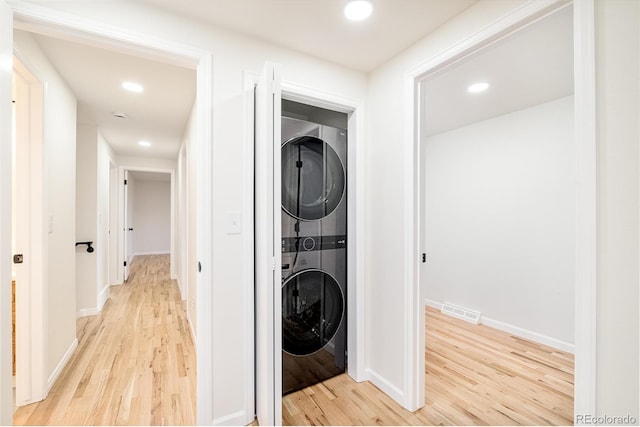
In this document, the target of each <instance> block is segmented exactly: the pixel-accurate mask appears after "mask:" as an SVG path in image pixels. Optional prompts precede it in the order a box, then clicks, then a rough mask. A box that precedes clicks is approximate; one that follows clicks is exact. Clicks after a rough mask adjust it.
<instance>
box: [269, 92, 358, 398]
mask: <svg viewBox="0 0 640 427" xmlns="http://www.w3.org/2000/svg"><path fill="white" fill-rule="evenodd" d="M281 120H282V121H281V139H282V146H281V186H282V193H281V202H282V223H281V226H282V228H281V230H282V254H281V261H282V393H283V395H285V394H288V393H291V392H294V391H296V390H300V389H302V388H304V387H308V386H310V385H313V384H316V383H318V382H321V381H324V380H326V379H328V378H331V377H333V376H335V375H339V374H341V373H344V372H345V371H346V364H347V351H346V350H347V239H348V237H347V236H348V230H347V197H348V195H347V124H348V123H347V115H346V114H344V113H338V112H334V111H330V110H326V109H323V108H318V107H313V106H308V105H304V104H300V103H297V102H293V101H288V100H283V101H282V119H281Z"/></svg>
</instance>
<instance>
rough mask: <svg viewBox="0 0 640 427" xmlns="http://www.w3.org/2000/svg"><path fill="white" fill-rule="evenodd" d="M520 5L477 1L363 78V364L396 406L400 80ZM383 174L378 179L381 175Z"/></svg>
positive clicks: (399, 374) (400, 380) (400, 292)
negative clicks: (365, 87) (365, 84)
mask: <svg viewBox="0 0 640 427" xmlns="http://www.w3.org/2000/svg"><path fill="white" fill-rule="evenodd" d="M523 3H524V2H523V1H494V0H484V1H482V2H478V3H477V4H475V5H474V6H472V7H471V8H469V9H467V10H466V11H464V12H463V13H461V14H460V15H458V16H457V17H455V18H454V19H453V20H451V21H449V22H448V23H446V24H445V25H443V26H441V27H440V28H438V29H437V30H436V31H434V32H433V33H431V34H430V35H429V36H427V37H426V38H424V39H423V40H422V41H420V42H418V43H417V44H415V45H414V46H413V47H411V48H410V49H408V50H407V51H405V52H403V53H402V54H400V55H398V56H397V57H396V58H394V59H393V60H391V61H389V62H388V63H386V64H385V65H383V66H381V67H380V68H378V69H377V70H375V71H374V72H372V73H371V74H370V76H369V93H368V103H367V115H368V117H367V134H368V145H367V151H366V159H365V161H366V188H367V192H366V194H365V197H366V205H367V207H366V209H365V211H366V212H367V215H366V217H365V226H366V236H367V249H366V273H365V274H366V277H367V295H366V302H367V313H366V327H367V343H368V346H367V352H366V354H367V361H366V365H367V367H368V369H369V371H370V372H371V374H372V377H373V378H374V382H375V383H376V384H377V385H379V386H381V387H384V389H385V390H390V389H391V390H392V391H395V392H396V398H397V399H398V400H403V399H404V396H403V394H402V391H403V389H404V385H405V384H404V381H405V377H404V374H405V369H406V366H405V355H404V353H403V349H404V347H405V340H406V339H409V337H405V334H404V333H403V331H404V330H405V324H404V312H405V307H404V301H405V298H406V295H405V292H404V287H403V286H402V284H403V283H404V274H405V272H404V271H403V268H402V267H401V266H403V265H404V260H405V257H406V256H408V254H406V253H405V247H406V245H405V241H404V236H403V227H404V219H405V210H404V208H405V199H404V191H403V190H404V187H405V183H404V166H405V163H404V160H405V152H404V145H403V138H404V137H405V136H404V120H405V115H406V114H408V113H409V112H408V111H405V109H404V107H405V103H404V102H403V101H404V96H403V94H404V90H405V86H404V85H405V76H406V73H407V72H408V71H409V70H411V69H413V68H414V67H416V66H417V65H419V64H421V63H423V62H424V61H426V60H427V59H429V58H432V57H434V56H435V55H437V54H439V53H440V52H442V51H443V50H445V49H448V48H450V47H451V46H452V45H454V44H456V43H458V42H460V41H462V40H464V39H465V38H467V37H469V36H470V35H472V34H474V33H475V32H478V31H480V30H481V29H483V28H484V27H486V26H487V25H490V24H491V23H493V22H495V21H496V20H497V19H499V18H500V17H502V16H504V15H505V14H507V13H508V12H509V11H511V10H512V9H513V8H515V7H517V6H518V5H521V4H523ZM382 171H384V173H382Z"/></svg>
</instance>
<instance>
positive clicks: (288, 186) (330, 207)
mask: <svg viewBox="0 0 640 427" xmlns="http://www.w3.org/2000/svg"><path fill="white" fill-rule="evenodd" d="M281 151H282V182H281V185H282V208H283V209H284V210H285V211H286V212H287V213H288V214H289V215H291V216H293V217H295V218H297V219H301V220H309V221H312V220H318V219H321V218H324V217H325V216H327V215H329V214H330V213H331V212H333V211H334V209H335V208H336V207H337V206H338V204H340V201H341V200H342V197H343V195H344V192H345V185H346V180H345V173H344V167H343V166H342V162H341V161H340V158H339V157H338V154H336V152H335V151H334V150H333V148H331V146H329V144H327V143H326V142H324V141H323V140H321V139H320V138H316V137H315V136H309V135H305V136H299V137H296V138H292V139H290V140H288V141H286V142H285V143H284V144H283V145H282V150H281Z"/></svg>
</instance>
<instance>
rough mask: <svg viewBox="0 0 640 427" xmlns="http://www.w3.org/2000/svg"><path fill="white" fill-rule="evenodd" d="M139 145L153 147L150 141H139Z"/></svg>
mask: <svg viewBox="0 0 640 427" xmlns="http://www.w3.org/2000/svg"><path fill="white" fill-rule="evenodd" d="M138 145H139V146H141V147H151V143H150V142H149V141H138Z"/></svg>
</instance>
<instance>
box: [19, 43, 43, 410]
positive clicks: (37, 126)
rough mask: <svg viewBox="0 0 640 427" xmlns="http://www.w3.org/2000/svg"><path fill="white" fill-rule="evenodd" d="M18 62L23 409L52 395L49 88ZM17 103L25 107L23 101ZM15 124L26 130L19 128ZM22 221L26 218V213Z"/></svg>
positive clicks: (30, 68)
mask: <svg viewBox="0 0 640 427" xmlns="http://www.w3.org/2000/svg"><path fill="white" fill-rule="evenodd" d="M14 56H15V58H14V64H13V69H14V72H15V73H16V75H17V76H19V77H20V78H21V79H22V80H23V82H24V85H26V88H25V89H26V90H25V91H24V93H22V94H18V98H21V97H24V98H26V99H24V101H26V104H24V106H23V108H22V109H21V110H19V109H18V108H17V109H16V113H17V120H18V121H22V122H23V125H24V126H26V128H25V129H22V130H18V129H16V131H17V132H20V133H22V134H23V135H24V136H25V139H24V140H23V143H24V144H26V145H27V147H26V148H25V149H24V150H22V151H23V152H24V153H25V156H24V157H23V158H22V159H16V160H17V164H16V167H17V168H18V169H19V170H20V169H24V170H26V171H27V173H28V174H29V176H23V177H22V178H20V172H18V175H16V178H19V181H20V182H21V183H22V184H23V185H22V186H21V187H20V188H21V191H20V192H21V193H24V194H25V195H26V197H27V198H28V200H27V203H28V213H29V215H27V216H26V218H28V219H27V221H28V224H27V227H28V230H27V231H26V232H27V233H28V234H29V238H28V239H29V242H28V246H27V248H25V253H24V255H25V264H26V265H25V268H26V275H27V276H28V279H27V280H26V281H20V280H17V281H16V405H17V406H24V405H28V404H30V403H34V402H39V401H41V400H42V399H44V398H45V397H46V396H47V394H48V381H47V374H46V372H45V357H44V356H45V354H46V349H47V346H46V334H45V319H46V316H47V313H46V309H47V306H46V304H45V303H44V302H45V301H46V298H47V283H46V280H47V279H46V274H45V272H46V265H47V264H46V260H47V250H46V248H47V234H46V231H45V230H46V226H45V224H46V218H47V209H46V197H45V196H46V194H47V193H46V180H45V178H44V176H45V173H44V172H45V171H44V167H45V166H44V165H45V161H44V157H45V150H44V141H43V120H44V86H43V83H42V80H41V79H39V78H38V76H37V70H35V69H34V68H33V66H32V65H31V64H28V63H27V62H26V61H25V59H24V58H23V57H22V56H21V54H20V52H19V51H17V50H15V49H14ZM18 86H19V87H20V86H22V85H18ZM17 101H18V102H20V99H17ZM16 124H17V125H18V127H21V126H20V123H16ZM18 143H20V142H18ZM25 163H27V164H26V165H25ZM17 185H20V184H17ZM21 216H23V217H24V212H23V214H22V215H21ZM18 279H19V277H18Z"/></svg>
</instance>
